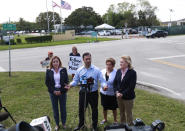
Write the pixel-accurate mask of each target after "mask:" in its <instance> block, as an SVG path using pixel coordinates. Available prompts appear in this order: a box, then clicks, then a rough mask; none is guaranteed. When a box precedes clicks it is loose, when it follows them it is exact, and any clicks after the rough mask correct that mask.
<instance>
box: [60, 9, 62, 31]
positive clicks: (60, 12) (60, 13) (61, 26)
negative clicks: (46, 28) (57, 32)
mask: <svg viewBox="0 0 185 131" xmlns="http://www.w3.org/2000/svg"><path fill="white" fill-rule="evenodd" d="M60 17H61V23H60V26H61V32H62V9H61V8H60Z"/></svg>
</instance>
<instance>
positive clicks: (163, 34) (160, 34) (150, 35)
mask: <svg viewBox="0 0 185 131" xmlns="http://www.w3.org/2000/svg"><path fill="white" fill-rule="evenodd" d="M167 35H168V32H167V31H163V30H157V31H152V32H151V33H148V34H146V38H155V37H158V38H160V37H166V36H167Z"/></svg>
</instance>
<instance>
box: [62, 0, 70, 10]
mask: <svg viewBox="0 0 185 131" xmlns="http://www.w3.org/2000/svg"><path fill="white" fill-rule="evenodd" d="M61 8H63V9H66V10H71V5H70V4H69V3H67V2H65V1H63V0H61Z"/></svg>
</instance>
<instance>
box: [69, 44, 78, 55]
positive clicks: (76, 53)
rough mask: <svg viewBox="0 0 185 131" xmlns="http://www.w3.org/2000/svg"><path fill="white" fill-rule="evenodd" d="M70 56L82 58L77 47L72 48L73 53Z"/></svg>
mask: <svg viewBox="0 0 185 131" xmlns="http://www.w3.org/2000/svg"><path fill="white" fill-rule="evenodd" d="M69 56H80V53H78V49H77V47H76V46H73V47H72V52H71V53H70V54H69Z"/></svg>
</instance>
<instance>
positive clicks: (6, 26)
mask: <svg viewBox="0 0 185 131" xmlns="http://www.w3.org/2000/svg"><path fill="white" fill-rule="evenodd" d="M3 30H6V31H13V30H16V25H15V24H3Z"/></svg>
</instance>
